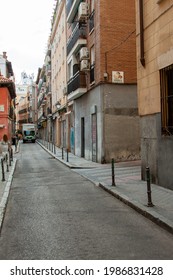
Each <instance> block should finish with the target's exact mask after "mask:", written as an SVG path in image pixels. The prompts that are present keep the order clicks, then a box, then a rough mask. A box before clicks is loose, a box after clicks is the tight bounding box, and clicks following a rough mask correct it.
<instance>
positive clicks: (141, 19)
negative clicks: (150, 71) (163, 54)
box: [139, 0, 145, 67]
mask: <svg viewBox="0 0 173 280" xmlns="http://www.w3.org/2000/svg"><path fill="white" fill-rule="evenodd" d="M139 23H140V25H139V28H140V35H139V36H140V62H141V64H142V66H143V67H145V57H144V14H143V0H139Z"/></svg>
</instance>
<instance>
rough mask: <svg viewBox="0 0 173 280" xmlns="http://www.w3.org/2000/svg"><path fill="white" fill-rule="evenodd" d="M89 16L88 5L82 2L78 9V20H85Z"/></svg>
mask: <svg viewBox="0 0 173 280" xmlns="http://www.w3.org/2000/svg"><path fill="white" fill-rule="evenodd" d="M87 15H88V4H87V3H85V2H81V3H80V5H79V8H78V20H79V21H80V20H85V19H86V17H87Z"/></svg>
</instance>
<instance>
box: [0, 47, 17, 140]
mask: <svg viewBox="0 0 173 280" xmlns="http://www.w3.org/2000/svg"><path fill="white" fill-rule="evenodd" d="M14 80H15V79H14V73H13V68H12V63H11V62H10V61H8V59H7V53H6V52H3V54H2V55H0V139H2V136H3V134H7V135H8V137H9V139H11V137H12V135H13V134H14V133H15V120H16V115H15V100H14V99H15V97H16V89H15V84H14Z"/></svg>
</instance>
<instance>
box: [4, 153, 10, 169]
mask: <svg viewBox="0 0 173 280" xmlns="http://www.w3.org/2000/svg"><path fill="white" fill-rule="evenodd" d="M5 161H6V165H7V172H9V165H8V154H6V155H5Z"/></svg>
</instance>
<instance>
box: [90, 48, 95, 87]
mask: <svg viewBox="0 0 173 280" xmlns="http://www.w3.org/2000/svg"><path fill="white" fill-rule="evenodd" d="M94 67H95V47H94V46H92V47H91V49H90V84H91V83H93V82H94V81H95V75H94Z"/></svg>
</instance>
